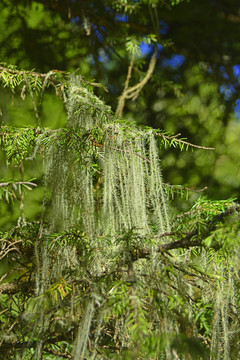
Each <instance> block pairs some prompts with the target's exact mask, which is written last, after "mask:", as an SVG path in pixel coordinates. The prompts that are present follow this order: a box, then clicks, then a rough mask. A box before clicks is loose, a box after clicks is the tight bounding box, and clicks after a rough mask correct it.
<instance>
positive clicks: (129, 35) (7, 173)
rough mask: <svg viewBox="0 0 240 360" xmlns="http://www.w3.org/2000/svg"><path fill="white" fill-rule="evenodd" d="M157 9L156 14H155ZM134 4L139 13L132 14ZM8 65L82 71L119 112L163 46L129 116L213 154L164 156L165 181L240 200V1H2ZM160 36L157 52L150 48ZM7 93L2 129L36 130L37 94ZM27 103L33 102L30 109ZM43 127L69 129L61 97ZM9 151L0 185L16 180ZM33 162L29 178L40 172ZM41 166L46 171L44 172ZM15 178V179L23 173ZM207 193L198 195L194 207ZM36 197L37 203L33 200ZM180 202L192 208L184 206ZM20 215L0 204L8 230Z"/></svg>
mask: <svg viewBox="0 0 240 360" xmlns="http://www.w3.org/2000/svg"><path fill="white" fill-rule="evenodd" d="M154 6H155V7H154ZM131 7H132V8H131ZM155 8H156V9H157V14H155V12H154V9H155ZM0 13H1V17H0V61H1V62H2V66H3V67H4V66H5V64H12V65H16V66H17V68H18V69H25V70H33V69H35V70H36V71H38V72H45V73H46V72H49V71H50V70H59V71H64V72H77V73H78V74H81V75H82V76H83V77H84V79H86V80H88V81H92V82H96V83H101V84H103V85H104V86H105V87H106V88H107V89H108V92H106V91H104V90H103V89H102V88H96V94H97V95H98V96H100V97H101V98H103V99H104V100H105V101H106V103H107V104H109V105H111V107H112V109H113V111H114V110H115V109H116V106H117V100H118V97H119V96H120V94H121V93H122V91H123V87H124V83H125V80H126V75H127V71H128V66H129V59H130V54H131V46H133V44H135V46H136V48H137V51H138V54H137V56H136V60H135V64H134V71H133V74H132V79H131V81H132V83H133V85H134V81H135V83H136V82H137V81H139V78H141V76H143V74H144V72H145V71H146V70H147V67H148V63H149V61H150V58H151V56H152V54H153V52H154V47H156V48H157V51H158V53H157V63H156V67H155V71H154V73H153V75H152V76H151V79H150V80H149V82H148V83H147V85H146V86H145V87H144V88H143V89H142V91H141V92H140V94H139V96H138V98H137V99H136V100H135V101H131V100H129V101H127V102H126V105H125V108H124V117H125V118H126V119H129V120H131V121H135V122H137V123H138V124H143V125H146V126H152V127H154V128H160V129H162V130H165V131H167V132H169V133H171V134H178V133H181V137H184V138H186V139H187V140H188V141H189V142H191V143H194V144H197V145H201V146H205V147H214V148H215V150H214V151H203V150H201V149H199V150H195V151H194V152H192V151H189V152H179V150H178V149H177V150H176V151H175V150H174V149H170V150H168V151H165V150H164V149H162V150H161V159H162V168H163V176H164V181H165V182H166V183H168V182H169V183H171V184H181V185H185V186H186V187H188V188H191V189H195V190H200V189H202V188H205V187H207V189H206V190H204V192H203V193H202V195H204V196H205V195H206V196H208V197H209V198H211V199H226V198H229V197H231V198H237V199H238V200H239V189H240V169H239V163H240V152H239V139H240V122H239V118H240V115H239V114H240V109H239V108H240V106H239V105H238V104H239V101H240V100H239V98H240V89H239V88H240V65H239V64H240V36H239V34H240V4H239V1H238V0H228V1H225V0H218V1H214V0H201V1H196V0H192V1H165V0H162V1H161V0H160V1H157V0H156V1H155V0H151V1H132V2H131V1H115V2H112V1H107V0H106V1H99V0H95V1H94V0H93V1H77V0H76V1H70V0H69V1H44V0H43V1H21V0H20V1H17V2H14V1H6V0H4V1H1V4H0ZM149 34H154V42H153V43H152V45H151V44H150V45H149V44H144V43H143V41H144V39H146V36H147V35H149ZM16 95H17V94H12V93H11V91H10V90H9V89H3V88H1V89H0V107H1V123H3V124H4V123H7V124H13V125H14V126H21V127H22V126H24V125H28V124H32V125H33V126H36V122H37V121H38V120H37V119H36V116H35V115H36V114H35V111H34V109H33V106H32V101H31V97H30V96H29V99H26V100H25V101H23V100H22V99H21V97H20V96H16ZM26 104H27V105H26ZM38 113H39V114H38V115H39V118H40V121H41V124H42V125H43V126H47V127H49V128H53V129H54V128H57V127H59V126H64V124H65V122H66V115H65V113H64V109H63V105H62V102H61V101H60V100H59V99H58V98H57V97H56V96H55V94H54V93H53V90H52V92H51V90H48V91H46V93H45V94H44V97H43V100H42V102H41V103H39V104H38ZM3 156H4V155H3V154H1V169H0V173H1V178H2V179H3V178H9V179H10V178H14V177H16V172H17V171H18V170H17V169H14V168H12V167H11V168H6V167H5V165H4V161H3ZM35 165H36V166H35V167H33V165H32V163H31V162H29V167H28V164H27V162H26V164H25V176H26V178H28V179H29V178H31V177H34V178H35V177H37V176H38V175H39V174H40V173H41V166H40V164H38V163H37V161H36V164H35ZM37 169H38V171H39V174H36V170H37ZM14 172H15V173H14ZM41 196H42V194H41V187H39V188H38V189H35V190H34V192H32V193H31V194H29V195H26V201H29V203H26V207H25V210H26V212H27V214H26V215H27V216H28V217H30V218H31V217H32V218H33V217H35V216H36V215H37V214H38V213H40V199H41ZM198 196H199V193H191V194H190V199H192V201H193V200H195V199H196V198H197V197H198ZM30 199H31V200H30ZM175 205H177V207H178V208H180V209H185V206H186V205H185V204H184V202H183V201H179V200H176V201H175ZM17 217H18V213H17V210H13V207H12V205H11V204H8V205H6V204H5V205H4V204H1V219H0V225H1V226H3V227H6V226H9V225H12V224H13V223H14V221H15V220H16V218H17Z"/></svg>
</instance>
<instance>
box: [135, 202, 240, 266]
mask: <svg viewBox="0 0 240 360" xmlns="http://www.w3.org/2000/svg"><path fill="white" fill-rule="evenodd" d="M235 211H236V212H240V205H238V204H237V205H233V206H231V207H230V208H228V209H226V210H225V211H223V212H221V213H220V214H217V215H215V216H214V217H213V218H212V219H211V220H209V221H208V222H207V223H206V231H205V233H204V234H202V235H200V237H199V238H197V239H196V240H193V238H194V237H195V236H196V237H197V236H198V235H199V233H198V229H197V228H196V229H195V230H193V231H191V232H190V233H188V234H187V235H186V236H185V237H184V238H183V239H180V240H177V241H172V242H170V243H166V244H161V245H159V246H158V248H157V250H156V251H157V252H159V253H164V252H167V251H168V250H174V249H180V248H181V249H189V248H191V247H195V246H202V247H204V246H205V244H203V240H204V239H206V238H207V237H208V236H209V234H210V233H211V232H212V231H214V230H215V229H216V228H217V225H218V224H219V223H223V222H224V220H225V218H226V217H227V216H229V215H231V214H233V213H234V212H235ZM171 235H176V234H174V233H164V234H160V235H159V236H158V238H161V237H164V236H166V237H167V236H171ZM156 239H157V238H156ZM151 253H152V250H151V249H149V248H145V249H144V248H142V249H134V250H132V251H131V258H132V261H137V260H138V259H141V258H143V259H144V258H148V257H149V256H150V254H151Z"/></svg>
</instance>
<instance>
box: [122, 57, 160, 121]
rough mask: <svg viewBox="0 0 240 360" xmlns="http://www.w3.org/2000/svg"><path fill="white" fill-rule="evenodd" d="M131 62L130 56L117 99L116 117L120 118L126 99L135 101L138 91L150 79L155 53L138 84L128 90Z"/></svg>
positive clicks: (154, 63)
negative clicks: (120, 93)
mask: <svg viewBox="0 0 240 360" xmlns="http://www.w3.org/2000/svg"><path fill="white" fill-rule="evenodd" d="M133 60H134V57H133V56H132V58H131V62H130V65H129V67H128V74H127V79H126V82H125V86H124V89H123V92H122V95H121V96H120V97H119V99H118V106H117V109H116V115H118V116H122V112H123V109H124V106H125V101H126V99H132V100H136V98H137V97H138V95H139V93H140V91H141V90H142V88H143V87H144V86H145V85H146V83H147V82H148V80H149V79H150V77H151V75H152V73H153V71H154V69H155V65H156V62H157V51H155V52H154V54H153V56H152V58H151V60H150V63H149V66H148V70H147V72H146V74H145V76H144V78H143V79H142V80H141V81H140V82H139V83H138V84H136V85H134V86H132V87H130V88H128V85H129V80H130V77H131V73H132V68H133Z"/></svg>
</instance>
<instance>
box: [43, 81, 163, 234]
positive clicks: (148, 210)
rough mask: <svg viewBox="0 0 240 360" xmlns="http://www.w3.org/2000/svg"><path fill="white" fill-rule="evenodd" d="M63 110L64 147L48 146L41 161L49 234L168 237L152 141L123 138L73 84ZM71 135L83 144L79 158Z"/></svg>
mask: <svg viewBox="0 0 240 360" xmlns="http://www.w3.org/2000/svg"><path fill="white" fill-rule="evenodd" d="M66 107H67V110H68V128H69V133H68V132H67V133H66V135H65V136H66V137H69V138H70V141H69V143H68V145H69V146H66V144H57V145H56V144H55V143H53V144H51V145H50V146H49V147H48V149H47V150H46V155H45V158H46V166H45V169H46V170H45V174H46V176H45V178H46V186H47V187H50V188H51V201H52V227H53V229H54V230H56V229H58V230H66V229H69V228H71V227H74V226H80V227H82V230H83V231H84V232H85V233H86V234H87V235H88V236H90V237H92V236H95V235H96V234H117V233H119V232H123V231H128V230H130V229H134V230H136V231H137V232H138V233H139V234H142V235H145V234H147V233H152V232H153V231H154V232H155V233H159V234H160V233H164V232H166V231H169V222H168V212H167V205H166V199H165V194H164V191H163V185H162V177H161V171H160V164H159V158H158V151H157V146H156V140H155V138H154V135H152V134H147V135H146V134H145V132H138V133H134V132H133V133H132V134H130V135H128V137H127V138H126V136H125V133H124V131H125V129H124V128H123V127H122V126H121V124H118V123H114V122H110V120H108V117H107V116H106V114H108V113H109V109H108V108H107V107H106V106H105V105H104V104H103V103H102V102H101V100H99V99H98V98H97V97H95V96H94V95H93V94H91V93H89V91H88V90H87V89H86V88H84V87H82V85H81V82H79V81H77V80H73V79H72V80H71V81H70V84H69V91H68V95H67V99H66ZM96 129H99V131H101V132H102V143H101V144H97V143H96V141H95V139H94V138H93V132H94V131H96ZM74 131H75V132H78V134H79V139H78V142H81V141H82V142H83V143H84V141H85V148H84V144H83V145H82V147H81V154H78V158H76V156H77V155H76V149H75V156H74V150H73V147H74V145H76V146H77V144H76V143H74V140H73V139H72V138H71V135H70V132H74ZM64 145H65V146H64ZM89 146H90V147H91V148H92V149H90V150H92V152H91V151H89ZM84 152H85V153H84ZM83 157H84V161H88V163H86V164H85V165H86V166H83V163H82V161H81V159H82V158H83ZM87 159H88V160H87ZM97 164H98V166H99V170H98V174H100V175H99V178H100V179H101V183H102V184H101V185H100V187H101V188H100V189H99V188H97V186H96V185H98V184H97V177H96V172H95V171H94V166H97Z"/></svg>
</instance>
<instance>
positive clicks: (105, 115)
mask: <svg viewBox="0 0 240 360" xmlns="http://www.w3.org/2000/svg"><path fill="white" fill-rule="evenodd" d="M13 71H14V74H15V75H16V77H17V79H18V81H16V82H14V81H13V78H11V76H12V75H11V74H12V72H13ZM27 74H28V79H27V80H26V79H25V77H24V76H25V75H23V78H21V76H22V72H21V71H20V72H19V73H18V70H17V69H15V68H14V70H12V69H6V70H5V71H4V72H3V73H2V75H1V78H3V81H4V82H5V84H6V85H8V86H9V87H10V88H11V87H12V86H13V85H14V86H15V85H16V91H17V87H19V86H20V87H21V86H23V88H24V86H26V89H27V90H28V91H29V93H30V95H31V97H32V100H33V108H35V106H36V104H40V100H39V97H38V96H40V97H42V96H43V92H44V91H45V89H46V88H47V87H48V86H49V85H53V84H54V87H55V89H58V92H57V95H60V96H61V98H62V100H63V101H64V104H65V108H66V113H67V124H66V127H65V128H58V129H55V130H53V129H49V128H45V127H42V126H40V125H39V118H37V123H38V126H37V127H36V128H33V127H25V128H17V127H16V128H14V127H10V126H9V125H7V124H5V125H2V126H1V149H2V151H3V152H4V153H5V160H6V166H8V167H11V166H12V167H16V166H17V167H18V168H19V171H20V174H19V177H20V179H21V180H11V181H6V180H3V182H2V183H0V190H2V189H4V192H3V193H1V194H0V195H1V201H2V202H5V201H6V200H7V201H9V199H10V198H11V200H13V202H14V201H15V200H16V203H15V202H14V203H13V204H12V206H19V207H20V210H21V211H20V215H19V219H18V222H17V223H16V224H15V226H14V227H12V228H9V229H8V230H6V231H3V232H1V234H0V236H1V252H0V258H1V261H2V266H1V274H0V276H1V278H0V281H1V282H0V292H1V295H0V320H1V334H0V351H1V354H2V358H3V359H26V360H27V359H63V358H69V359H74V360H79V359H91V360H93V359H101V360H102V359H103V360H104V359H144V360H145V359H149V360H150V359H166V360H171V359H174V358H175V359H187V360H188V359H214V360H215V359H231V358H233V359H235V358H236V359H237V358H238V357H239V355H240V349H239V341H238V339H239V321H240V316H239V315H240V314H239V302H240V297H239V288H240V283H239V256H238V252H239V230H240V229H239V228H240V227H239V223H240V222H239V212H240V207H239V205H237V204H235V203H234V199H229V200H227V201H215V202H213V201H210V200H208V199H206V198H204V197H201V198H199V199H198V200H197V202H196V203H195V204H194V205H193V206H192V207H191V208H190V209H189V210H188V211H186V212H185V213H181V214H177V216H175V218H174V216H173V215H172V212H171V208H170V207H169V204H168V201H167V199H168V196H167V194H168V192H169V189H170V193H171V196H172V194H173V192H174V191H175V190H176V194H177V193H185V192H186V191H188V190H186V189H184V187H182V188H181V187H180V186H179V187H176V188H174V187H171V185H169V184H164V183H163V180H162V174H161V163H160V159H159V147H162V148H165V151H166V152H167V149H168V148H169V147H171V146H173V147H178V148H179V150H188V148H192V149H194V147H198V146H196V145H192V144H190V143H188V142H187V141H186V140H184V139H180V138H179V137H178V136H176V137H175V136H172V135H169V134H166V133H164V132H161V131H160V130H153V129H151V128H148V127H142V128H141V127H137V126H136V125H135V124H134V123H131V122H129V121H125V120H124V119H122V118H120V117H117V116H115V115H114V114H113V113H112V111H111V109H110V107H108V106H106V105H105V104H104V102H103V101H102V100H101V99H100V98H99V97H97V96H96V95H95V94H94V86H93V85H91V84H90V83H89V82H86V81H85V80H84V79H82V78H81V77H78V76H76V75H74V76H70V77H69V76H64V75H63V74H61V78H58V77H55V75H54V74H56V72H50V73H48V74H47V75H44V74H40V75H39V74H37V73H35V72H32V73H31V72H28V73H27ZM15 75H14V76H15ZM9 79H10V80H9ZM29 79H31V80H29ZM33 79H44V80H41V81H40V82H37V84H38V86H37V87H36V88H34V87H32V86H29V84H33V83H34V81H33ZM38 87H39V88H38ZM23 88H22V89H23ZM21 91H23V90H21ZM32 95H33V96H32ZM38 101H39V103H38ZM200 148H201V147H200ZM202 151H207V150H206V149H204V148H203V147H202ZM29 162H32V163H33V164H34V162H38V163H40V162H41V164H42V173H41V175H40V176H39V178H37V179H36V180H31V179H30V180H26V179H24V166H27V164H28V163H29ZM37 185H38V186H40V187H41V186H42V187H43V189H44V191H43V193H44V194H43V198H42V213H41V215H40V216H39V217H36V218H35V219H34V221H29V220H28V219H27V217H26V215H25V210H26V208H27V204H25V198H24V190H32V189H33V188H35V187H37ZM34 191H35V189H33V192H34ZM33 192H32V193H33ZM7 194H8V195H7ZM26 195H27V194H26ZM180 195H181V194H180Z"/></svg>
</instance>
